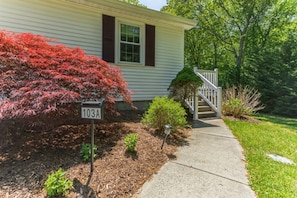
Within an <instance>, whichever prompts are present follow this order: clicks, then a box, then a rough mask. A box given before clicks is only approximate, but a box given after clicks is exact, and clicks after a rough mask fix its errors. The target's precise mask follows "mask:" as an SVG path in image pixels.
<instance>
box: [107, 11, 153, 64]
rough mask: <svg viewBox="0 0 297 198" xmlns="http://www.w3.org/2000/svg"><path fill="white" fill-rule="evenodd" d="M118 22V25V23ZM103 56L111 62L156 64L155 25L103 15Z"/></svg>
mask: <svg viewBox="0 0 297 198" xmlns="http://www.w3.org/2000/svg"><path fill="white" fill-rule="evenodd" d="M116 24H117V25H116ZM102 29H103V32H102V58H103V60H105V61H107V62H111V63H133V64H141V65H145V66H155V26H154V25H148V24H144V23H141V22H140V23H137V22H131V23H130V22H129V21H128V22H126V21H118V22H116V19H115V17H114V16H108V15H103V17H102Z"/></svg>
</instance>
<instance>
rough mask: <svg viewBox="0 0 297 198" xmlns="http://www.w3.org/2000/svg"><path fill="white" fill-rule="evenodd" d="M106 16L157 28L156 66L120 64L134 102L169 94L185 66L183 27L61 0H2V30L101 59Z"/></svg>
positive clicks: (0, 19)
mask: <svg viewBox="0 0 297 198" xmlns="http://www.w3.org/2000/svg"><path fill="white" fill-rule="evenodd" d="M102 14H107V15H110V16H115V17H116V19H117V20H121V19H123V20H124V21H125V20H131V21H135V22H137V23H141V24H151V25H154V26H155V27H156V32H155V33H156V50H155V54H156V57H155V66H154V67H151V66H143V65H133V64H131V65H128V64H123V65H121V64H119V67H120V69H121V72H122V74H123V77H124V78H125V80H126V81H127V82H128V84H129V86H128V88H129V89H130V90H131V91H133V92H135V94H134V95H133V96H132V98H133V100H135V101H136V100H138V101H141V100H152V99H153V98H154V97H155V96H162V95H167V94H168V91H167V88H168V86H169V84H170V82H171V80H172V79H173V78H174V77H175V75H176V74H177V72H179V71H180V70H181V69H182V67H183V59H184V57H183V55H184V54H183V50H184V49H183V47H184V46H183V43H184V41H183V39H184V30H183V27H179V26H173V25H166V24H165V23H160V22H157V21H153V20H149V19H147V20H143V21H142V20H140V19H139V18H136V17H134V16H133V15H129V16H128V15H124V16H123V14H121V13H117V12H111V11H110V10H109V9H107V10H101V8H100V9H99V8H95V7H90V6H84V5H80V4H74V3H70V2H64V1H58V0H44V1H40V0H26V1H25V0H1V1H0V29H6V30H10V31H15V32H32V33H36V34H42V35H45V36H47V37H50V38H55V39H58V42H60V43H63V44H65V45H67V46H70V47H80V48H82V49H83V50H85V51H86V52H87V54H90V55H96V56H99V57H101V55H102V29H101V28H102ZM116 35H117V34H116Z"/></svg>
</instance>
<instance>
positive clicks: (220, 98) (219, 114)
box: [217, 87, 222, 118]
mask: <svg viewBox="0 0 297 198" xmlns="http://www.w3.org/2000/svg"><path fill="white" fill-rule="evenodd" d="M217 97H218V101H217V102H218V112H217V117H219V118H220V117H221V115H222V88H221V87H218V95H217Z"/></svg>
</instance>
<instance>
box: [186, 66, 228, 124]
mask: <svg viewBox="0 0 297 198" xmlns="http://www.w3.org/2000/svg"><path fill="white" fill-rule="evenodd" d="M194 72H195V74H196V75H197V76H199V77H200V78H201V80H202V81H203V85H202V86H201V87H199V88H198V90H197V91H196V93H192V94H191V95H190V97H189V98H188V99H187V100H186V103H187V105H188V106H189V107H190V109H191V110H192V112H193V119H194V120H197V119H198V96H200V97H201V98H202V99H203V100H204V101H205V102H206V103H207V104H208V105H209V106H210V107H211V108H212V109H213V110H214V111H215V112H216V114H217V117H221V103H222V89H221V87H217V85H218V70H217V69H215V70H214V71H207V70H198V69H197V68H194Z"/></svg>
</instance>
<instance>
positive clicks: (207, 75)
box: [194, 69, 219, 86]
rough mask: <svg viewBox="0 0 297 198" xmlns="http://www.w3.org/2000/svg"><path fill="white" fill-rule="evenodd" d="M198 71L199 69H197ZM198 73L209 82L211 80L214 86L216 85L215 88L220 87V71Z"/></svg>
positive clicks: (200, 71)
mask: <svg viewBox="0 0 297 198" xmlns="http://www.w3.org/2000/svg"><path fill="white" fill-rule="evenodd" d="M194 70H195V69H194ZM196 70H197V69H196ZM198 72H199V73H200V74H201V75H202V76H204V77H205V78H206V79H207V80H209V81H210V82H211V83H212V84H214V85H215V86H218V85H219V82H218V81H219V75H218V74H219V70H218V69H214V70H213V71H212V70H201V69H199V70H198Z"/></svg>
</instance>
